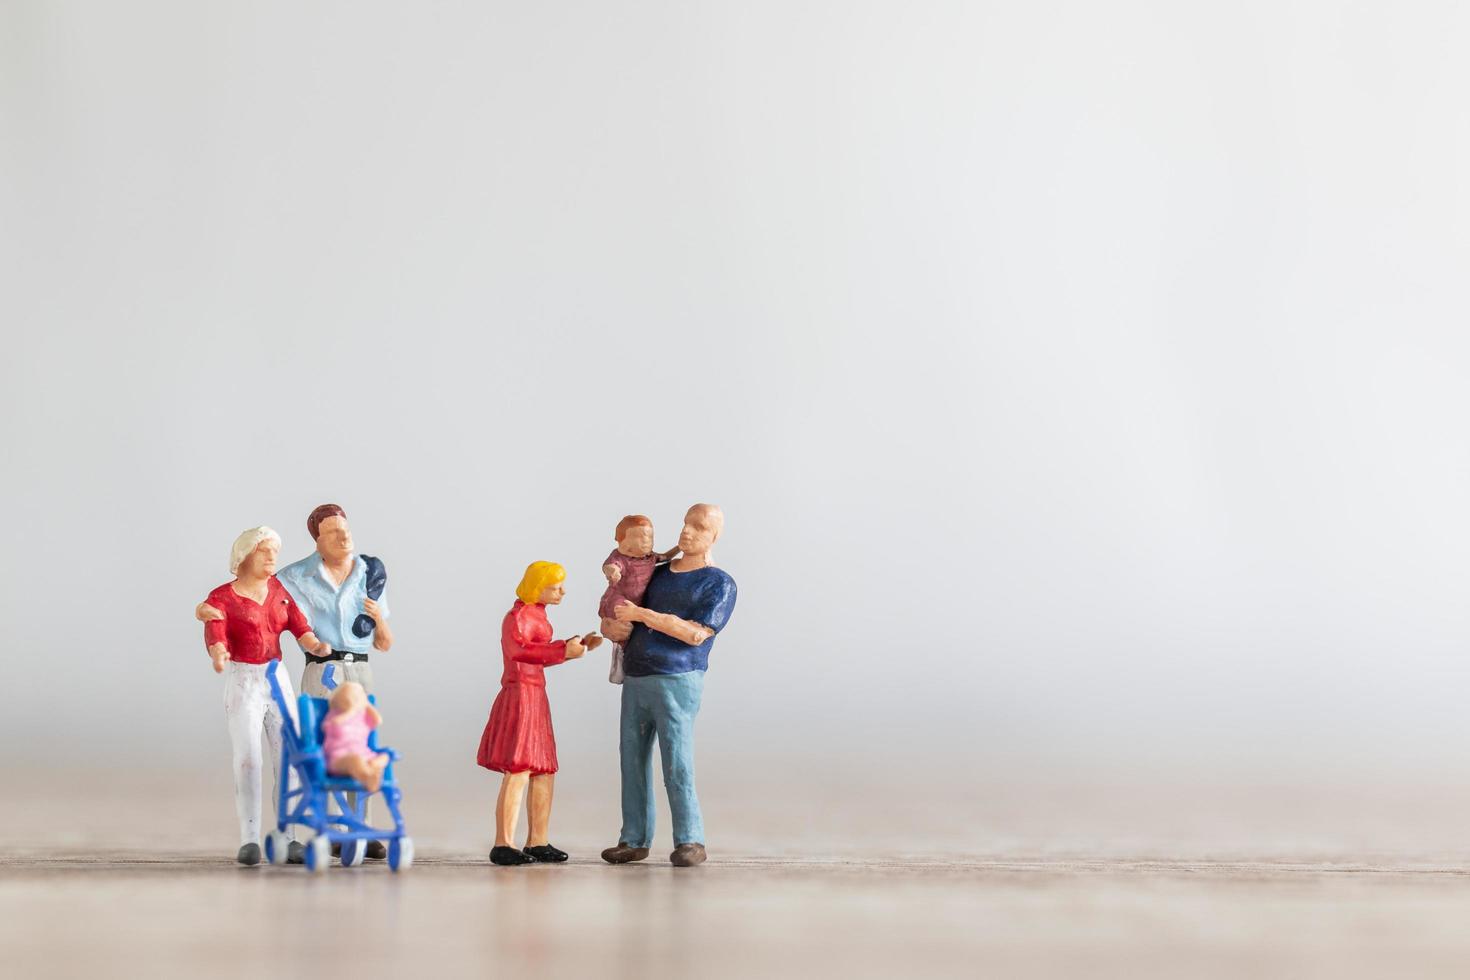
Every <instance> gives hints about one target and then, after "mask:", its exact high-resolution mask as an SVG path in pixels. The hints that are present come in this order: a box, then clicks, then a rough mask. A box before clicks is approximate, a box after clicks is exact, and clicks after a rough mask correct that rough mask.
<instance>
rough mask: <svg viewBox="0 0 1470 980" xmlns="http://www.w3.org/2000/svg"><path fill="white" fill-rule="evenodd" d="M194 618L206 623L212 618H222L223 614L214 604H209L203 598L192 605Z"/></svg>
mask: <svg viewBox="0 0 1470 980" xmlns="http://www.w3.org/2000/svg"><path fill="white" fill-rule="evenodd" d="M194 618H195V619H197V620H199V622H201V623H207V622H209V621H210V620H214V619H224V618H225V614H224V613H222V612H220V611H219V610H218V609H217V608H215V607H214V606H211V605H210V604H209V600H208V599H205V600H204V601H203V602H201V603H199V605H197V606H195V607H194Z"/></svg>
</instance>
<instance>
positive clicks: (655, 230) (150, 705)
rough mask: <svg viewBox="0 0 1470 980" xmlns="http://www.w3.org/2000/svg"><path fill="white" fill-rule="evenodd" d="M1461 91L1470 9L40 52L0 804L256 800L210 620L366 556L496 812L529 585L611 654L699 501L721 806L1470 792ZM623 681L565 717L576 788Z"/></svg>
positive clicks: (568, 30)
mask: <svg viewBox="0 0 1470 980" xmlns="http://www.w3.org/2000/svg"><path fill="white" fill-rule="evenodd" d="M1467 49H1470V12H1467V10H1466V9H1465V8H1464V7H1463V6H1460V5H1456V4H1452V3H1443V4H1388V3H1368V4H1356V5H1352V6H1351V7H1350V8H1349V7H1345V6H1344V5H1341V4H1336V3H1330V2H1321V3H1277V2H1272V3H1232V4H1189V5H1179V4H1170V3H1162V2H1160V3H1136V2H1131V3H1108V4H1096V3H1085V2H1078V3H1042V4H1014V3H1010V4H1006V3H896V2H895V3H871V2H869V3H859V2H842V3H835V2H834V3H794V2H789V0H783V2H779V3H776V2H771V3H740V4H708V3H688V2H679V3H633V4H608V3H573V2H561V3H554V4H523V3H417V4H400V5H385V4H375V3H350V4H347V3H344V4H300V3H295V2H292V3H248V4H247V3H238V4H219V3H199V2H193V0H180V2H144V3H134V4H127V5H123V4H108V3H66V2H45V3H43V2H17V0H11V2H8V3H6V4H5V5H4V6H3V8H0V167H3V171H0V177H3V180H0V228H3V231H0V249H3V253H0V287H3V288H0V311H3V321H4V327H3V329H4V337H5V341H4V346H3V356H0V382H3V385H0V389H3V390H0V399H3V406H4V412H3V421H0V425H3V429H0V436H3V469H4V477H3V480H0V505H3V511H4V514H5V515H6V531H5V539H6V540H5V545H4V548H3V555H4V557H3V566H0V650H3V657H4V673H5V678H6V688H7V689H8V690H9V691H10V692H11V694H10V697H8V698H7V699H6V708H5V710H4V711H3V712H0V737H3V738H4V739H5V740H6V744H7V745H9V746H10V747H11V748H10V749H9V750H8V751H7V753H6V761H5V763H4V764H5V765H8V766H13V765H17V764H21V763H25V762H45V761H49V760H62V759H78V758H82V757H84V756H86V755H88V754H92V753H96V752H98V751H99V749H105V750H106V751H107V752H108V753H121V754H123V755H124V756H125V757H127V758H130V759H139V760H147V761H148V762H149V764H151V765H155V766H167V765H169V764H170V762H171V760H178V761H180V762H184V761H186V760H195V759H201V758H208V759H210V760H216V759H218V760H221V763H220V764H221V765H223V763H222V759H223V758H224V753H225V752H227V748H226V747H225V746H226V743H225V736H224V730H223V723H222V720H221V718H220V708H219V690H218V687H219V685H218V679H217V678H216V677H215V675H214V674H213V673H211V672H210V670H209V668H208V661H207V659H206V657H205V656H204V653H203V649H202V641H201V632H200V629H199V628H198V626H197V624H195V623H193V621H192V620H191V619H190V609H191V607H192V606H193V604H194V603H195V602H196V601H197V600H198V599H199V598H201V597H202V596H203V595H204V594H205V593H206V591H207V590H208V589H210V588H211V587H213V586H215V585H218V584H219V583H221V582H223V581H225V580H226V578H227V575H226V570H227V569H226V558H227V554H228V548H229V545H230V542H231V540H232V539H233V537H234V535H235V534H236V533H237V532H238V531H240V530H241V529H243V528H245V527H247V526H250V525H254V524H259V523H268V524H271V525H273V526H274V527H276V528H277V529H279V530H280V531H281V532H282V534H283V535H284V537H285V539H286V545H285V549H284V551H283V555H282V557H283V559H285V560H290V559H294V558H295V557H298V556H300V555H302V554H305V553H306V552H307V551H308V550H309V547H310V541H309V538H308V537H307V535H306V531H305V527H304V521H305V517H306V514H307V512H308V511H309V510H310V509H311V508H312V507H313V506H314V505H316V504H318V503H321V502H324V501H328V500H330V501H336V502H339V503H341V504H342V505H343V506H345V507H346V509H347V511H348V514H349V516H350V518H351V521H352V525H353V528H354V530H355V532H356V536H357V539H358V543H359V545H360V547H361V548H362V549H363V550H365V551H367V552H368V553H371V554H377V555H379V556H381V557H382V558H384V559H385V561H386V562H387V565H388V568H389V572H390V575H391V585H390V590H391V591H390V594H391V598H392V605H393V609H394V611H395V614H396V615H395V632H396V633H397V636H398V645H397V647H396V648H395V649H394V650H393V651H392V653H390V654H388V655H386V656H384V657H382V658H380V662H379V664H378V679H379V695H380V698H381V700H382V703H383V708H384V713H385V716H387V718H388V723H389V724H390V725H391V726H393V728H394V729H395V731H396V732H397V733H398V737H397V739H395V741H398V742H399V743H405V742H406V743H408V744H409V745H410V746H411V747H412V748H413V749H414V750H415V751H416V752H417V758H418V759H419V760H421V761H420V764H421V765H426V766H427V765H433V764H440V765H442V766H443V767H445V768H446V769H453V767H461V766H463V767H469V768H468V769H467V770H465V771H466V773H467V775H466V778H469V776H468V773H470V772H472V771H473V767H472V761H471V760H472V757H473V752H474V748H475V745H476V743H477V740H478V737H479V730H480V726H481V725H482V724H483V721H484V716H485V712H486V711H487V709H488V706H489V703H490V699H491V698H492V697H493V695H494V692H495V688H496V683H497V680H498V677H499V671H500V666H499V665H500V655H499V651H498V645H497V635H496V630H497V624H498V622H499V619H500V617H501V616H502V615H503V613H504V611H505V609H506V608H508V606H509V604H510V602H511V601H512V598H513V596H512V589H513V587H514V585H515V583H516V581H517V577H518V575H519V573H520V571H521V569H522V568H523V567H524V566H525V564H526V563H527V562H529V561H531V560H534V559H550V560H556V561H561V562H563V563H565V564H566V565H567V566H568V567H569V569H570V572H571V574H570V578H569V580H568V591H569V598H568V602H567V604H566V605H564V606H563V607H561V608H560V609H558V610H556V611H555V613H554V615H553V622H554V623H555V624H556V625H557V626H558V627H559V628H561V629H562V630H563V631H567V632H569V631H571V630H573V629H577V630H584V629H590V628H593V627H594V625H595V619H594V616H595V606H596V601H597V596H598V593H599V592H600V590H601V578H600V575H599V573H598V565H599V562H600V559H601V558H602V556H603V555H604V554H606V552H607V550H608V549H609V548H610V547H611V544H612V541H611V533H612V528H613V525H614V524H615V523H616V521H617V520H618V518H619V517H621V516H622V515H623V514H624V513H627V512H630V511H642V512H645V513H648V514H649V515H650V516H652V517H653V519H654V521H655V524H656V528H657V531H658V543H659V546H660V547H664V546H667V545H669V544H671V543H672V542H673V538H674V535H675V534H676V533H677V528H678V521H679V519H680V517H681V515H682V513H683V510H684V508H685V507H686V506H687V505H688V504H689V503H692V502H694V501H696V500H712V501H714V502H717V503H720V504H722V505H723V506H724V508H725V510H726V513H727V517H728V526H727V531H726V536H725V538H724V540H722V541H721V543H720V545H719V547H718V548H717V551H716V557H717V561H718V563H719V564H720V565H722V566H723V567H725V568H726V569H728V570H729V571H730V572H731V573H732V574H733V575H734V576H735V577H736V579H737V580H738V582H739V584H740V590H741V593H740V603H739V606H738V608H737V610H736V613H735V616H734V619H733V622H732V625H731V626H730V628H729V629H728V631H727V632H726V633H725V634H724V635H723V636H722V637H721V638H720V639H719V640H718V642H717V646H716V651H715V654H714V657H713V666H712V668H711V673H710V677H709V686H708V688H707V697H706V710H705V716H704V718H703V719H702V721H701V728H700V740H701V749H700V751H701V753H703V754H706V756H707V757H709V758H724V759H727V760H729V761H728V762H727V763H725V765H726V771H734V770H735V769H737V768H739V767H741V766H751V767H756V766H767V765H771V764H773V763H774V764H776V765H778V766H783V767H785V768H786V769H787V770H788V771H789V770H795V771H798V772H813V773H820V772H821V771H823V769H824V768H825V767H827V766H828V765H829V764H833V765H835V764H836V763H838V762H842V763H843V764H847V765H854V766H870V767H872V768H873V769H874V770H876V771H882V770H885V769H888V770H893V769H894V768H895V767H896V771H899V772H903V771H907V770H908V769H910V768H912V767H914V766H917V765H919V764H937V765H943V766H949V767H958V771H961V772H966V773H975V774H977V775H978V774H982V773H984V772H985V771H987V769H988V768H994V767H1001V766H1012V767H1018V768H1020V769H1023V770H1030V771H1037V772H1044V771H1047V770H1048V768H1049V767H1076V766H1091V767H1094V769H1095V771H1098V772H1102V773H1108V772H1110V771H1115V770H1116V771H1123V770H1125V769H1130V768H1135V767H1146V766H1166V767H1178V768H1181V769H1189V770H1192V771H1196V772H1200V771H1206V772H1207V771H1211V770H1218V771H1220V772H1225V771H1233V772H1247V773H1260V772H1268V771H1269V772H1273V773H1286V774H1288V775H1290V774H1293V773H1296V774H1309V773H1322V772H1334V771H1335V772H1340V773H1342V774H1353V775H1358V776H1362V777H1363V778H1369V777H1371V776H1372V775H1374V774H1381V773H1388V772H1403V771H1405V770H1416V769H1422V770H1423V771H1424V772H1426V773H1434V772H1436V771H1441V772H1456V771H1463V770H1464V768H1465V766H1466V765H1467V764H1470V712H1467V710H1466V707H1465V706H1466V703H1467V693H1466V692H1467V689H1470V663H1467V657H1466V647H1467V639H1470V637H1467V632H1470V630H1467V626H1470V623H1467V616H1466V602H1465V599H1466V596H1467V592H1470V571H1467V564H1466V555H1467V552H1470V548H1467V544H1470V542H1467V530H1470V528H1467V520H1466V516H1465V514H1466V501H1467V500H1470V451H1467V444H1466V439H1465V435H1464V433H1465V423H1466V420H1467V418H1470V395H1467V386H1466V384H1465V377H1466V374H1467V366H1470V365H1467V354H1470V340H1467V335H1466V327H1467V323H1470V297H1467V293H1466V288H1465V270H1466V268H1467V261H1470V232H1467V228H1470V192H1467V183H1466V178H1465V174H1466V173H1470V119H1467V110H1466V103H1465V99H1464V94H1465V92H1467V91H1470V67H1467V66H1470V61H1467V60H1466V59H1465V58H1464V57H1463V54H1464V52H1465V51H1466V50H1467ZM299 657H300V655H299V654H298V653H296V652H295V650H294V648H291V652H290V653H289V655H288V661H289V662H290V663H291V664H292V665H293V674H294V673H299V664H300V659H299ZM605 666H606V662H605V657H604V654H603V653H602V652H599V653H597V654H594V655H592V656H590V657H589V658H588V659H587V660H585V661H583V662H580V663H575V664H570V665H568V666H565V667H561V668H557V669H556V670H555V671H553V672H552V673H551V678H550V683H551V697H552V704H553V713H554V716H555V719H556V725H557V729H558V735H559V741H560V743H561V745H562V751H563V756H564V758H571V759H573V760H577V759H582V760H584V761H585V760H586V759H589V758H594V757H595V758H598V759H607V758H610V756H609V754H608V753H609V752H610V749H609V747H610V746H611V745H612V743H613V742H614V741H615V739H616V734H615V733H616V723H615V718H616V711H617V708H616V697H615V691H614V689H612V688H611V687H609V686H608V685H607V683H606V682H605V679H604V677H605ZM750 771H751V772H756V771H757V770H756V769H754V768H752V769H751V770H750Z"/></svg>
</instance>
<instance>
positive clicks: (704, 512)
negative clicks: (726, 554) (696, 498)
mask: <svg viewBox="0 0 1470 980" xmlns="http://www.w3.org/2000/svg"><path fill="white" fill-rule="evenodd" d="M724 529H725V512H724V511H722V510H720V508H718V507H716V506H715V505H714V504H695V505H694V506H693V507H690V508H689V512H688V513H687V514H685V515H684V529H683V530H682V531H680V532H679V550H680V551H682V552H684V554H685V556H686V557H695V556H701V555H708V554H709V550H710V548H711V547H712V546H713V545H714V543H715V539H717V538H718V537H719V536H720V532H721V531H723V530H724Z"/></svg>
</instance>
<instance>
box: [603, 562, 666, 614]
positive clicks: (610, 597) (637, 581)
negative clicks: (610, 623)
mask: <svg viewBox="0 0 1470 980" xmlns="http://www.w3.org/2000/svg"><path fill="white" fill-rule="evenodd" d="M658 562H659V557H658V555H653V554H649V555H644V556H643V557H642V558H629V557H628V556H627V555H625V554H623V553H622V552H621V551H619V550H617V549H616V548H614V549H613V553H612V554H610V555H608V556H607V561H605V562H603V563H602V564H603V565H604V566H607V565H616V566H617V568H618V571H620V572H622V573H623V577H622V578H620V579H618V580H617V581H616V582H612V583H610V584H609V585H608V587H607V591H606V592H604V593H603V594H602V602H601V603H599V604H598V606H597V615H599V616H601V617H602V618H603V619H612V618H613V610H614V609H616V608H618V606H621V605H622V604H623V603H625V602H631V603H632V604H633V605H635V606H641V605H643V593H645V592H647V591H648V580H649V579H651V578H653V568H654V566H655V565H657V564H658Z"/></svg>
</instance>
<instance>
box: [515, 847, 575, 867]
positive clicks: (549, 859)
mask: <svg viewBox="0 0 1470 980" xmlns="http://www.w3.org/2000/svg"><path fill="white" fill-rule="evenodd" d="M524 853H526V854H529V855H530V856H531V859H532V860H533V861H539V862H540V863H542V864H561V863H562V862H563V861H565V860H566V859H567V852H566V851H563V850H561V849H560V848H556V847H552V846H551V845H550V844H537V845H536V846H535V847H528V848H526V850H525V852H524Z"/></svg>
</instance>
